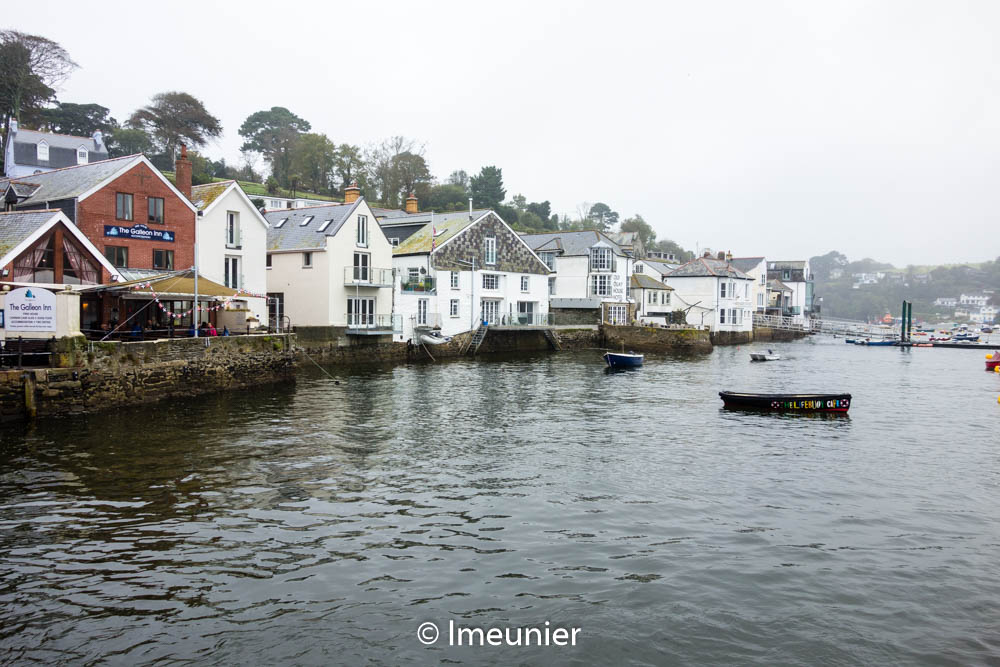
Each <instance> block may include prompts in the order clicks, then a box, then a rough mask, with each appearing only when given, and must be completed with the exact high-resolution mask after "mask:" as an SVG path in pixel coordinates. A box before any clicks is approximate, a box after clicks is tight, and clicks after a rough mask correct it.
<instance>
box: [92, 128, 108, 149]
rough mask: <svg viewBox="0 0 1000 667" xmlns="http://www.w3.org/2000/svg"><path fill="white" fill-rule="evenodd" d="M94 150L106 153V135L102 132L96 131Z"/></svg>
mask: <svg viewBox="0 0 1000 667" xmlns="http://www.w3.org/2000/svg"><path fill="white" fill-rule="evenodd" d="M94 148H95V149H96V150H98V151H100V152H102V153H103V152H104V151H105V150H106V149H105V148H104V133H103V132H101V131H100V130H94Z"/></svg>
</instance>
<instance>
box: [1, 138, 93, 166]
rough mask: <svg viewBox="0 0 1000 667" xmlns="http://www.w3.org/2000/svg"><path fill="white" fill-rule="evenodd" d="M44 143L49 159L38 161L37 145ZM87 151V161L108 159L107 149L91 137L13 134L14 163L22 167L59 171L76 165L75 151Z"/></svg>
mask: <svg viewBox="0 0 1000 667" xmlns="http://www.w3.org/2000/svg"><path fill="white" fill-rule="evenodd" d="M41 141H45V143H47V144H48V145H49V159H48V160H39V159H38V148H37V147H38V144H39V142H41ZM80 147H83V148H86V149H87V161H88V162H98V161H100V160H107V159H108V149H107V147H105V146H104V144H103V143H101V144H98V143H97V142H96V141H94V138H93V137H76V136H73V135H70V134H53V133H51V132H37V131H35V130H24V129H19V130H18V131H17V132H16V133H14V162H15V163H17V164H19V165H23V166H34V167H48V168H50V169H61V168H62V167H70V166H74V165H76V149H78V148H80Z"/></svg>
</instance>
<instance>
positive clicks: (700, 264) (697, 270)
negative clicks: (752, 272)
mask: <svg viewBox="0 0 1000 667" xmlns="http://www.w3.org/2000/svg"><path fill="white" fill-rule="evenodd" d="M666 277H667V278H702V277H708V278H741V279H744V280H752V278H750V276H748V275H747V274H745V273H743V272H742V271H740V270H739V269H737V268H736V267H734V266H732V265H731V264H730V263H729V262H727V261H726V260H724V259H713V258H711V257H697V258H695V259H692V260H691V261H690V262H688V263H686V264H682V265H681V266H680V267H678V268H676V269H674V270H673V271H671V272H670V273H668V274H667V276H666Z"/></svg>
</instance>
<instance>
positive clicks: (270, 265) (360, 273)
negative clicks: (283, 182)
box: [264, 198, 399, 336]
mask: <svg viewBox="0 0 1000 667" xmlns="http://www.w3.org/2000/svg"><path fill="white" fill-rule="evenodd" d="M264 217H265V218H266V219H267V222H268V224H269V225H270V228H269V229H268V231H267V269H266V271H267V292H268V302H269V303H268V306H269V310H270V313H269V318H270V321H271V322H272V326H274V325H277V324H278V323H280V324H281V327H282V328H284V327H286V326H288V325H289V324H291V325H293V326H336V327H345V330H346V331H345V333H346V334H347V335H348V336H389V335H391V334H393V333H396V332H397V331H398V330H399V321H398V318H397V317H394V316H393V303H392V301H393V294H392V282H393V280H392V246H390V245H389V241H388V240H386V237H385V234H383V233H382V229H381V228H380V227H379V225H378V223H377V222H376V221H375V216H374V215H373V214H372V211H371V209H370V208H369V206H368V203H367V202H366V201H365V200H364V199H363V198H361V199H358V200H356V201H354V202H352V203H350V204H329V205H323V206H311V207H303V208H293V209H286V210H281V211H267V212H266V213H265V214H264Z"/></svg>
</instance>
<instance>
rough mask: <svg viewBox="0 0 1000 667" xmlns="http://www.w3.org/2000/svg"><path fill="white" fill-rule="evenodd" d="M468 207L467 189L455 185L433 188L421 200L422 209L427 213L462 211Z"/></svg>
mask: <svg viewBox="0 0 1000 667" xmlns="http://www.w3.org/2000/svg"><path fill="white" fill-rule="evenodd" d="M468 205H469V198H468V196H467V195H466V194H465V188H463V187H462V186H460V185H455V184H453V183H444V184H442V185H433V186H431V187H430V188H429V189H428V190H427V194H426V196H425V197H423V198H421V200H420V208H422V209H424V210H427V211H461V210H462V209H464V208H465V207H466V206H468Z"/></svg>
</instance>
